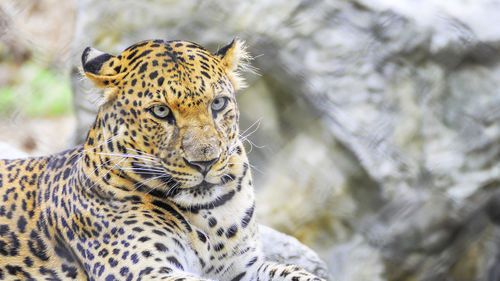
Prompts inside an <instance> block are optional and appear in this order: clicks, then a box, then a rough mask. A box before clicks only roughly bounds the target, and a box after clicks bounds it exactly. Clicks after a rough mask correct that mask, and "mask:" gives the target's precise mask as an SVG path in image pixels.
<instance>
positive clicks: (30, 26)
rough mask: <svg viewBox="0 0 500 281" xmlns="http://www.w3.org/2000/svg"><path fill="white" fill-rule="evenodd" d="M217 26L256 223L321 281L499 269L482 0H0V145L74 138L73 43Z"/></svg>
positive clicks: (208, 40)
mask: <svg viewBox="0 0 500 281" xmlns="http://www.w3.org/2000/svg"><path fill="white" fill-rule="evenodd" d="M234 36H238V37H239V38H241V39H244V40H246V41H247V43H248V45H249V51H250V53H251V54H252V55H253V56H254V58H255V59H254V60H253V66H255V67H256V68H257V69H258V71H257V73H246V74H245V77H246V78H247V80H248V82H249V87H248V88H247V89H245V90H243V91H241V92H240V93H239V94H238V95H239V96H238V99H239V107H240V111H241V115H242V121H241V132H242V135H243V136H244V137H245V139H247V142H246V145H247V149H248V151H249V152H250V154H249V155H250V159H251V163H252V164H253V174H254V177H255V182H256V184H255V186H256V189H257V196H258V208H257V209H258V217H259V220H260V222H262V223H264V224H266V225H269V226H271V227H273V228H275V229H278V230H280V231H282V232H285V233H287V234H290V235H293V236H295V237H297V238H298V239H299V240H300V241H301V242H303V243H304V244H306V245H308V246H309V247H311V248H313V249H314V250H315V251H316V252H317V253H318V254H319V255H320V256H321V257H322V258H323V259H324V260H325V261H326V263H327V264H328V267H329V271H330V276H331V280H346V281H347V280H405V281H406V280H407V281H410V280H457V281H458V280H500V227H499V224H500V197H499V196H500V195H499V188H500V162H499V161H498V160H499V157H500V91H499V87H500V53H499V48H500V2H499V1H498V0H475V1H471V0H455V1H432V0H420V1H415V0H401V1H390V0H353V1H342V0H275V1H264V0H252V1H237V0H217V1H214V0H209V1H200V0H182V1H181V0H148V1H137V0H135V1H131V0H122V1H118V0H115V1H101V0H65V1H60V0H2V1H1V2H0V144H1V143H4V144H5V143H8V144H10V145H13V146H15V147H17V148H19V149H22V150H23V151H25V152H27V153H29V154H31V155H44V154H48V153H54V152H57V151H60V150H62V149H65V148H68V147H71V146H73V145H75V144H77V143H79V142H81V141H82V139H83V138H84V137H85V134H86V131H87V130H88V128H89V126H90V123H91V122H92V121H93V118H94V115H95V112H96V105H95V102H94V100H93V98H92V96H93V92H94V91H95V90H94V89H93V88H92V86H91V85H90V83H89V82H87V81H86V80H85V79H83V77H82V75H81V74H80V73H79V70H78V67H79V62H80V56H81V53H82V51H83V49H84V48H85V47H86V46H89V45H91V46H94V47H96V48H98V49H101V50H104V51H107V52H110V53H115V54H118V53H120V52H121V51H122V50H123V49H125V48H126V47H128V46H129V45H131V44H133V43H135V42H138V41H140V40H144V39H156V38H159V39H182V40H188V41H194V42H197V43H199V44H201V45H203V46H205V47H207V48H208V49H209V50H212V51H216V50H217V49H218V48H219V47H220V46H223V45H224V44H226V43H228V42H230V41H231V40H232V38H233V37H234Z"/></svg>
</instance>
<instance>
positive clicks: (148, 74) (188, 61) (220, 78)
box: [117, 40, 232, 107]
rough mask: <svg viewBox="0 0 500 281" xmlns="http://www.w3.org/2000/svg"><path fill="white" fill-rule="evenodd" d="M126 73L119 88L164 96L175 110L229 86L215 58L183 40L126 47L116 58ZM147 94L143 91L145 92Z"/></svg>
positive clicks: (195, 103) (121, 70)
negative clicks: (174, 106) (173, 105)
mask: <svg viewBox="0 0 500 281" xmlns="http://www.w3.org/2000/svg"><path fill="white" fill-rule="evenodd" d="M118 58H119V59H120V60H121V62H122V63H121V66H120V68H121V69H117V72H127V74H126V75H125V76H124V77H123V79H122V82H121V84H122V87H123V88H124V89H126V88H134V89H137V90H138V91H139V92H140V91H142V95H145V96H151V97H152V98H154V97H162V96H163V97H164V98H166V99H167V101H168V102H169V103H174V104H175V105H176V106H177V107H181V106H182V105H185V106H194V105H197V104H200V103H202V102H203V101H204V100H206V99H208V98H211V97H213V95H214V94H215V93H216V92H217V91H222V90H228V91H230V92H232V86H231V83H230V82H229V80H228V79H227V78H226V77H225V73H224V69H223V68H222V67H221V65H220V59H219V57H218V56H216V55H213V54H211V53H210V52H209V51H207V50H206V49H205V48H203V47H202V46H200V45H198V44H195V43H192V42H187V41H164V40H148V41H143V42H139V43H137V44H134V45H132V46H130V47H129V48H127V49H126V50H125V51H123V52H122V53H121V55H120V56H119V57H118ZM146 91H147V92H146Z"/></svg>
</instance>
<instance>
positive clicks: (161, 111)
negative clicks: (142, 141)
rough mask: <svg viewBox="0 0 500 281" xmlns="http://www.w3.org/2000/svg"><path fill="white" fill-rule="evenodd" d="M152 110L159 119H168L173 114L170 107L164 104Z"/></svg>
mask: <svg viewBox="0 0 500 281" xmlns="http://www.w3.org/2000/svg"><path fill="white" fill-rule="evenodd" d="M150 110H151V113H153V115H154V116H155V117H156V118H158V119H166V118H167V117H169V116H170V115H171V112H172V111H171V110H170V108H168V106H166V105H163V104H157V105H153V107H151V109H150Z"/></svg>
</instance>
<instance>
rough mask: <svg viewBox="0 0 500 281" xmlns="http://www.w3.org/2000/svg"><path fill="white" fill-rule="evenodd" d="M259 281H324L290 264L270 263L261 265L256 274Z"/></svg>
mask: <svg viewBox="0 0 500 281" xmlns="http://www.w3.org/2000/svg"><path fill="white" fill-rule="evenodd" d="M257 280H259V281H271V280H272V281H278V280H279V281H306V280H307V281H325V280H324V279H322V278H319V277H317V276H315V275H313V274H312V273H309V272H308V271H306V270H304V269H302V268H301V267H299V266H296V265H292V264H279V263H274V262H270V261H266V262H264V263H262V264H261V265H260V266H259V268H258V272H257Z"/></svg>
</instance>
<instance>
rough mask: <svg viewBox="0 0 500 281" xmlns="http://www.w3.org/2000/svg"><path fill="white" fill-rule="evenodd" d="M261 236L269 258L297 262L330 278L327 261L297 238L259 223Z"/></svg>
mask: <svg viewBox="0 0 500 281" xmlns="http://www.w3.org/2000/svg"><path fill="white" fill-rule="evenodd" d="M259 236H260V239H261V244H262V249H263V250H264V255H265V257H266V259H267V260H270V261H274V262H277V263H283V264H287V263H291V264H296V265H298V266H300V267H302V268H304V269H305V270H307V271H309V272H311V273H314V274H315V275H317V276H319V277H322V278H325V279H328V269H327V267H326V264H325V262H324V261H322V260H321V259H320V258H319V257H318V255H317V254H316V253H315V252H314V251H313V250H311V249H310V248H308V247H306V246H304V245H303V244H302V243H300V242H299V241H298V240H297V239H295V238H293V237H291V236H288V235H285V234H283V233H281V232H278V231H276V230H274V229H272V228H270V227H267V226H264V225H259Z"/></svg>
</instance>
